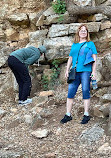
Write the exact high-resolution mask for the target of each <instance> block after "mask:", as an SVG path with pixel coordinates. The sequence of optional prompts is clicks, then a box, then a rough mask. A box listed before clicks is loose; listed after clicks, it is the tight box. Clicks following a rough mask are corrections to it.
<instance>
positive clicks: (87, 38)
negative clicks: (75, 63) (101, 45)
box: [74, 24, 90, 43]
mask: <svg viewBox="0 0 111 158" xmlns="http://www.w3.org/2000/svg"><path fill="white" fill-rule="evenodd" d="M83 26H84V27H85V28H86V30H87V37H86V41H87V42H89V41H90V35H89V31H88V28H87V26H86V25H85V24H82V25H80V26H79V28H78V29H77V32H76V34H75V37H74V43H79V42H80V37H79V31H80V30H81V27H83Z"/></svg>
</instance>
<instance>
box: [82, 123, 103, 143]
mask: <svg viewBox="0 0 111 158" xmlns="http://www.w3.org/2000/svg"><path fill="white" fill-rule="evenodd" d="M103 134H104V130H103V129H102V128H101V127H99V126H98V125H97V124H95V125H94V126H93V127H92V128H90V129H86V130H84V131H83V132H82V134H81V135H80V137H79V140H80V141H81V142H82V143H85V144H88V145H91V144H92V143H93V142H95V141H97V140H98V139H100V137H102V136H103Z"/></svg>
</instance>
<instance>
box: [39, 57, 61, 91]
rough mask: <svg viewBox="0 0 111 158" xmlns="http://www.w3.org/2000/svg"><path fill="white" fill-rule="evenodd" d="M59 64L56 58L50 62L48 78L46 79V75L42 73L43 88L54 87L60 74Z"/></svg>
mask: <svg viewBox="0 0 111 158" xmlns="http://www.w3.org/2000/svg"><path fill="white" fill-rule="evenodd" d="M59 64H60V62H59V61H58V60H54V61H53V62H52V68H51V69H52V74H51V79H50V80H49V79H48V76H45V75H43V77H42V85H43V89H44V90H49V89H54V86H55V85H56V83H57V81H58V76H59V74H60V68H59Z"/></svg>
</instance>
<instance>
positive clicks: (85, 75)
mask: <svg viewBox="0 0 111 158" xmlns="http://www.w3.org/2000/svg"><path fill="white" fill-rule="evenodd" d="M90 76H91V72H86V71H85V72H77V73H76V78H75V80H74V81H73V82H72V83H70V84H69V86H68V96H67V98H69V99H72V98H74V97H75V95H76V92H77V89H78V87H79V85H80V84H82V94H83V99H89V98H90V81H91V78H90Z"/></svg>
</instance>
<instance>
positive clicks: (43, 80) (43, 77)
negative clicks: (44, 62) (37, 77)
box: [42, 75, 49, 91]
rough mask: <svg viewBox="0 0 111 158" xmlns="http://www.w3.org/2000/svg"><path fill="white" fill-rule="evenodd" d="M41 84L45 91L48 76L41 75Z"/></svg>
mask: <svg viewBox="0 0 111 158" xmlns="http://www.w3.org/2000/svg"><path fill="white" fill-rule="evenodd" d="M42 85H43V89H44V90H45V91H46V90H48V85H49V80H48V76H46V75H43V76H42Z"/></svg>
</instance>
